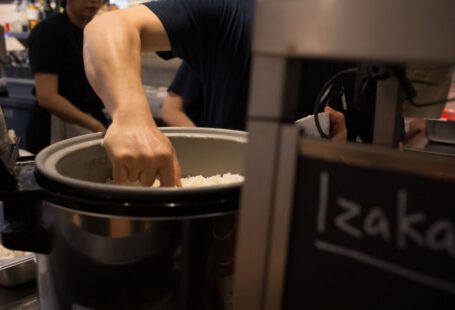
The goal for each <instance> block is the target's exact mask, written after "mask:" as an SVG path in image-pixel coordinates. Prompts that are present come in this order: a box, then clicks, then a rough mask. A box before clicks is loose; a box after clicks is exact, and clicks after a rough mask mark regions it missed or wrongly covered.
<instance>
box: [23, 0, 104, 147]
mask: <svg viewBox="0 0 455 310" xmlns="http://www.w3.org/2000/svg"><path fill="white" fill-rule="evenodd" d="M103 3H104V0H68V1H67V2H66V4H65V6H64V7H65V10H64V12H63V13H57V14H54V15H52V16H51V17H49V18H47V19H46V20H44V21H42V22H40V23H39V24H38V25H36V27H35V28H34V29H33V30H32V32H31V34H30V36H29V38H28V46H29V59H30V66H31V69H32V73H33V77H34V80H35V89H34V92H35V95H36V98H37V105H36V107H35V108H34V111H33V112H32V115H31V118H30V121H29V124H28V129H27V136H28V139H27V140H28V141H29V146H27V149H28V150H30V151H31V152H33V153H37V152H39V151H40V150H41V149H42V148H44V147H46V146H47V145H49V143H54V142H57V141H59V140H63V139H67V138H70V137H74V136H77V135H81V134H85V133H90V132H101V131H105V130H106V126H107V125H108V121H107V119H106V116H105V114H104V112H103V108H104V107H103V103H102V101H101V100H100V98H99V97H98V96H97V95H96V93H95V92H94V91H93V89H92V87H91V86H90V84H89V83H88V80H87V77H86V75H85V71H84V62H83V56H82V47H83V30H84V27H85V25H86V24H87V23H88V22H89V21H90V20H91V19H92V18H93V17H94V16H95V15H96V14H97V12H98V10H99V8H100V7H101V6H102V5H103Z"/></svg>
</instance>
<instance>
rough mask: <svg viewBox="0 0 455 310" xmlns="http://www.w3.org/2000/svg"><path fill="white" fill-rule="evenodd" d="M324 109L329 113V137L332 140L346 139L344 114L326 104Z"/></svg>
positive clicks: (346, 131)
mask: <svg viewBox="0 0 455 310" xmlns="http://www.w3.org/2000/svg"><path fill="white" fill-rule="evenodd" d="M324 111H325V112H327V113H329V118H330V138H331V139H332V140H334V141H346V139H347V136H348V130H347V129H346V123H345V120H344V114H343V113H341V112H339V111H336V110H334V109H332V108H331V107H328V106H327V107H325V108H324Z"/></svg>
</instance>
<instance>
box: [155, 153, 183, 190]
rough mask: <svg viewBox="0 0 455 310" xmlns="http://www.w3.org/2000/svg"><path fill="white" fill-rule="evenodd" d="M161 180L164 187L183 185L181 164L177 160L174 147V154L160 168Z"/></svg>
mask: <svg viewBox="0 0 455 310" xmlns="http://www.w3.org/2000/svg"><path fill="white" fill-rule="evenodd" d="M160 182H161V186H162V187H174V186H177V187H181V186H182V184H181V181H180V165H179V163H178V161H177V156H176V154H175V150H174V148H172V156H171V158H169V159H168V160H167V161H166V162H165V163H164V164H163V165H162V166H161V170H160Z"/></svg>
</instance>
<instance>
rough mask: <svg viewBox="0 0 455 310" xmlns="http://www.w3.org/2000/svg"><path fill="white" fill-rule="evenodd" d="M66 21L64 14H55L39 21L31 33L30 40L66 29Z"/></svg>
mask: <svg viewBox="0 0 455 310" xmlns="http://www.w3.org/2000/svg"><path fill="white" fill-rule="evenodd" d="M65 23H66V20H65V16H63V15H62V14H55V15H53V16H51V17H49V18H48V19H45V20H43V21H42V22H40V23H38V24H37V25H36V26H35V28H33V30H32V32H31V33H30V37H29V40H32V41H33V40H35V39H37V38H39V37H43V36H46V37H49V36H54V37H55V36H56V35H58V34H60V33H61V32H62V29H64V27H63V25H64V24H65Z"/></svg>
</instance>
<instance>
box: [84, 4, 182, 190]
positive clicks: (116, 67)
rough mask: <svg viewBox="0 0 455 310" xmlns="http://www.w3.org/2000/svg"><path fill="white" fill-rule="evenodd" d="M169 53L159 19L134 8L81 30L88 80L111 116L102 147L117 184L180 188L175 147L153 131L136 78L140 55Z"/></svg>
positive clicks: (111, 15)
mask: <svg viewBox="0 0 455 310" xmlns="http://www.w3.org/2000/svg"><path fill="white" fill-rule="evenodd" d="M145 50H146V51H166V50H170V43H169V39H168V36H167V34H166V31H165V29H164V27H163V25H162V23H161V21H160V20H159V19H158V17H157V16H156V15H155V14H154V13H153V12H152V11H151V10H149V9H148V8H147V7H145V6H143V5H138V6H135V7H132V8H129V9H126V10H119V11H113V12H109V13H105V14H103V15H101V16H99V17H96V18H95V19H93V20H92V21H91V22H90V23H89V24H88V25H87V26H86V27H85V30H84V63H85V70H86V73H87V78H88V80H89V82H90V84H91V85H92V87H93V89H94V90H95V92H96V93H97V94H98V96H99V97H100V98H101V100H102V101H103V103H104V104H105V106H106V108H107V109H108V111H109V112H110V114H111V117H112V124H111V126H110V127H109V129H108V130H107V132H106V135H105V145H106V149H107V152H108V155H109V157H110V159H111V162H112V165H113V177H114V180H116V181H117V182H124V181H126V180H127V179H129V180H131V181H134V180H137V179H139V181H140V182H141V183H142V184H143V185H152V184H153V181H154V180H155V178H156V177H157V176H159V177H160V181H161V184H162V186H174V185H180V167H179V165H178V162H177V159H176V156H175V152H174V149H173V147H172V145H171V143H170V141H169V139H167V137H166V136H164V135H163V134H162V133H161V132H160V131H159V129H158V128H157V127H156V124H155V122H154V121H153V117H152V114H151V111H150V106H149V103H148V101H147V98H146V96H145V93H144V90H143V87H142V81H141V75H140V68H141V64H140V54H141V51H145Z"/></svg>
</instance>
